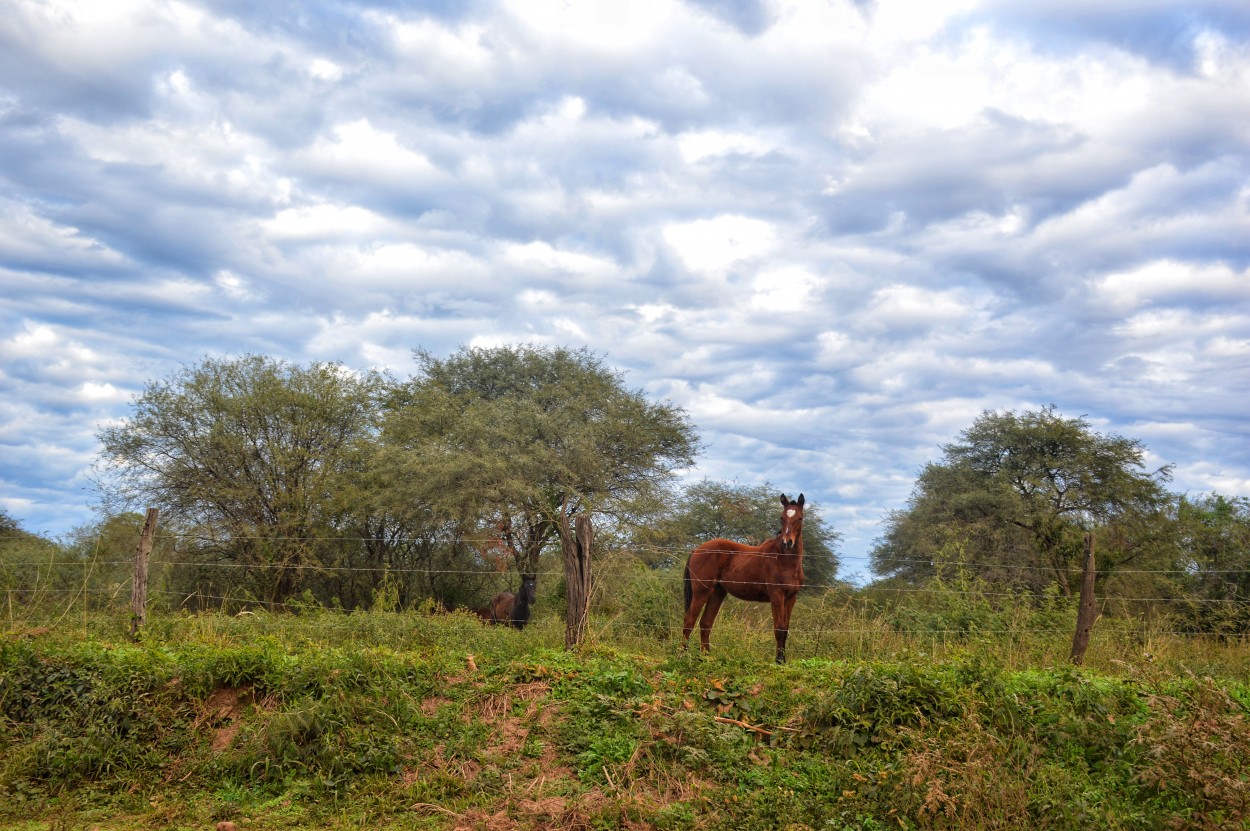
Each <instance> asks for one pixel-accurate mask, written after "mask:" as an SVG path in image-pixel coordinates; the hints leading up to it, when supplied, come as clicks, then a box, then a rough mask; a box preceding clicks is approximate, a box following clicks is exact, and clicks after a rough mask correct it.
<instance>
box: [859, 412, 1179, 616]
mask: <svg viewBox="0 0 1250 831" xmlns="http://www.w3.org/2000/svg"><path fill="white" fill-rule="evenodd" d="M1144 456H1145V450H1144V448H1143V446H1142V445H1141V443H1140V442H1138V441H1136V440H1131V439H1126V438H1123V437H1121V436H1118V435H1114V434H1111V435H1102V434H1099V433H1097V432H1095V431H1094V430H1092V429H1091V428H1090V425H1089V423H1088V422H1087V421H1086V420H1085V419H1083V418H1074V419H1070V418H1063V417H1062V416H1060V415H1059V414H1057V413H1056V412H1055V410H1054V407H1053V406H1049V407H1045V408H1043V409H1042V410H1040V411H1036V412H1024V413H1021V414H1017V413H1014V412H1004V413H997V412H992V411H986V412H985V413H983V414H982V415H981V416H980V418H978V419H977V420H976V421H975V422H974V423H973V425H972V426H971V427H970V428H968V429H967V430H965V431H964V432H963V433H962V434H961V435H960V440H959V441H956V442H953V443H951V444H948V445H946V446H944V447H943V461H942V462H940V463H937V464H931V465H928V466H926V468H925V469H924V471H923V472H922V474H921V476H920V477H919V479H918V480H917V484H916V489H915V491H914V492H913V494H912V498H911V501H910V502H909V507H908V510H907V511H905V512H900V513H896V514H893V515H891V517H890V521H889V524H888V527H887V532H886V535H885V537H884V538H883V540H882V541H881V542H879V543H878V545H877V546H876V547H875V548H874V550H873V552H872V559H873V570H874V571H876V572H877V573H878V574H888V575H893V576H901V575H912V576H921V575H923V574H924V573H925V571H926V569H932V568H933V567H934V566H936V565H940V562H941V560H940V555H941V553H942V552H943V551H944V550H949V549H948V548H947V547H945V545H944V544H945V543H949V542H950V541H951V540H952V539H954V540H956V541H957V542H958V543H959V545H958V546H957V548H958V549H959V550H960V551H961V552H964V553H965V554H968V553H969V548H971V552H970V556H971V558H972V559H973V560H974V561H976V562H977V563H978V564H983V565H986V566H988V567H990V568H994V569H999V570H1000V573H1002V574H1003V575H1004V576H1005V575H1007V574H1010V573H1011V572H1013V571H1014V572H1015V573H1016V574H1017V575H1019V576H1018V577H1016V578H1015V579H1014V580H1013V582H1020V583H1024V584H1028V583H1030V582H1034V581H1037V580H1039V579H1040V578H1042V576H1043V575H1045V574H1049V575H1050V578H1051V579H1052V580H1053V581H1054V582H1055V583H1057V584H1058V586H1059V588H1060V590H1061V591H1062V592H1063V594H1064V595H1070V594H1071V584H1070V582H1069V574H1070V572H1071V571H1072V569H1073V567H1074V565H1075V564H1076V562H1078V558H1080V557H1081V556H1083V552H1084V543H1083V540H1084V534H1085V531H1086V530H1092V529H1095V528H1102V529H1104V530H1106V531H1108V532H1113V533H1111V537H1110V538H1111V539H1112V540H1114V541H1115V542H1116V544H1117V549H1118V550H1117V551H1114V552H1110V553H1113V554H1114V559H1113V560H1112V561H1108V560H1106V559H1103V561H1102V562H1104V563H1106V564H1107V565H1109V566H1110V565H1113V564H1114V563H1122V562H1125V561H1127V560H1128V559H1130V558H1131V557H1132V556H1134V553H1135V552H1138V553H1139V552H1141V551H1144V550H1145V547H1144V546H1143V545H1142V540H1141V539H1139V538H1138V537H1137V536H1135V535H1134V533H1133V531H1134V529H1135V528H1138V527H1139V526H1140V524H1139V523H1137V522H1136V521H1135V518H1137V517H1140V516H1143V515H1147V514H1151V513H1155V512H1157V511H1159V510H1160V509H1161V508H1162V507H1163V506H1165V505H1166V504H1167V502H1168V499H1169V495H1168V494H1167V492H1166V491H1165V490H1164V489H1163V483H1164V482H1166V481H1167V480H1168V478H1169V473H1170V469H1169V468H1167V467H1164V468H1161V469H1159V470H1157V471H1154V472H1153V473H1148V472H1146V470H1145V466H1144V463H1143V459H1144ZM965 543H971V546H968V545H965ZM917 561H919V562H917Z"/></svg>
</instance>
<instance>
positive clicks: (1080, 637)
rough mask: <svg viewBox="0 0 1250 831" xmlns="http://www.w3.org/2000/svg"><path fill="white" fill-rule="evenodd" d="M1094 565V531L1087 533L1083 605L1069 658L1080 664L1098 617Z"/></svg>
mask: <svg viewBox="0 0 1250 831" xmlns="http://www.w3.org/2000/svg"><path fill="white" fill-rule="evenodd" d="M1097 573H1098V572H1097V569H1096V568H1095V566H1094V533H1093V532H1092V531H1090V532H1089V533H1087V534H1086V535H1085V566H1084V568H1083V570H1082V572H1081V605H1080V606H1079V607H1078V608H1077V612H1076V633H1075V634H1074V635H1073V636H1072V654H1071V656H1069V660H1071V661H1072V663H1074V664H1080V663H1082V662H1084V660H1085V649H1086V647H1088V646H1089V634H1090V632H1092V631H1093V629H1094V621H1095V620H1097V619H1098V601H1097V599H1096V598H1095V597H1094V577H1095V575H1096V574H1097Z"/></svg>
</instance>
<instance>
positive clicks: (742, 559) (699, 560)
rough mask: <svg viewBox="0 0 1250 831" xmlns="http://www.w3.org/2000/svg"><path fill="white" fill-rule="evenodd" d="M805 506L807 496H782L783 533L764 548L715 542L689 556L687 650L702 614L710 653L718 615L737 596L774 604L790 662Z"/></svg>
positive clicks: (780, 649) (781, 650)
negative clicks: (788, 644) (727, 599)
mask: <svg viewBox="0 0 1250 831" xmlns="http://www.w3.org/2000/svg"><path fill="white" fill-rule="evenodd" d="M803 501H804V500H803V494H799V498H798V499H796V500H794V501H793V502H792V501H790V500H789V499H787V498H786V495H785V494H784V493H783V494H781V533H780V534H778V535H777V536H775V537H773V538H772V539H771V540H768V541H767V542H765V543H763V544H762V545H745V544H743V543H740V542H734V541H733V540H722V539H715V540H710V541H708V542H705V543H703V545H700V546H699V547H698V548H696V549H695V550H694V551H692V552H691V553H690V559H688V560H687V561H686V575H685V584H686V619H685V621H684V623H683V625H682V630H681V637H682V643H683V645H684V644H688V643H689V642H690V632H691V630H692V629H694V622H695V620H696V619H698V618H699V612H700V611H702V612H703V617H702V619H700V620H699V638H700V640H701V641H702V643H703V651H705V652H706V651H708V650H709V649H710V648H711V646H710V644H709V643H708V638H709V637H710V636H711V634H712V624H713V623H714V622H715V621H716V613H717V612H719V611H720V606H721V604H722V603H724V602H725V595H726V594H732V595H733V596H734V597H738V598H741V599H742V600H754V601H756V602H760V603H762V602H764V601H767V602H768V603H770V604H772V607H773V634H774V635H775V636H776V638H777V663H779V664H784V663H785V662H786V637H787V636H788V635H789V633H790V611H791V610H792V609H793V608H794V599H795V597H797V596H798V594H799V587H800V586H802V585H803Z"/></svg>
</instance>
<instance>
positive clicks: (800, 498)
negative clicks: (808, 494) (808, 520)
mask: <svg viewBox="0 0 1250 831" xmlns="http://www.w3.org/2000/svg"><path fill="white" fill-rule="evenodd" d="M794 504H795V505H798V506H799V507H800V508H802V507H803V494H799V498H798V501H797V502H795V503H794Z"/></svg>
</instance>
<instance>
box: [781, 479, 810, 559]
mask: <svg viewBox="0 0 1250 831" xmlns="http://www.w3.org/2000/svg"><path fill="white" fill-rule="evenodd" d="M803 501H804V500H803V494H799V498H798V499H795V500H794V501H791V500H790V499H788V498H787V497H786V495H785V494H784V493H783V494H782V495H781V547H782V548H783V549H785V550H786V551H793V550H794V549H795V548H797V547H798V546H799V545H800V544H801V543H802V542H803Z"/></svg>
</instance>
